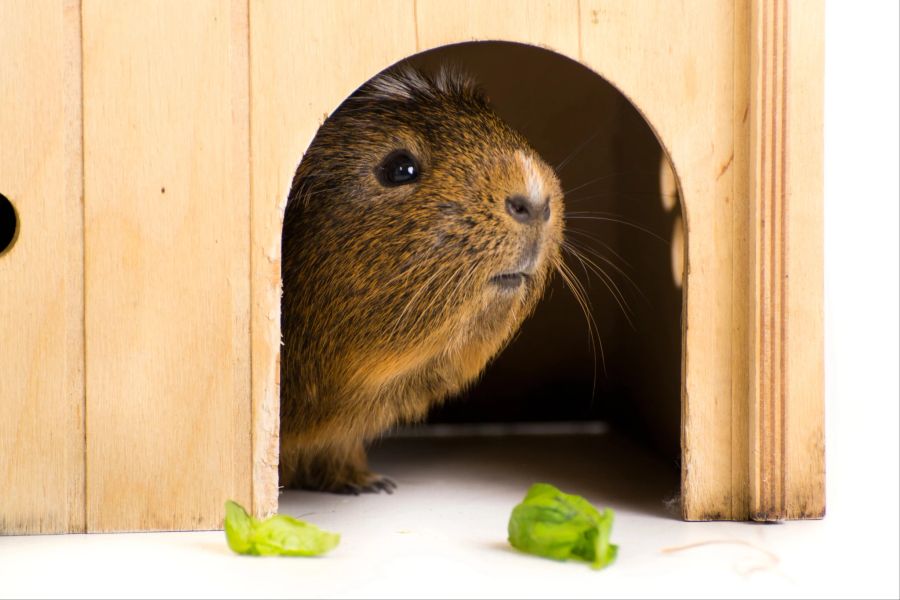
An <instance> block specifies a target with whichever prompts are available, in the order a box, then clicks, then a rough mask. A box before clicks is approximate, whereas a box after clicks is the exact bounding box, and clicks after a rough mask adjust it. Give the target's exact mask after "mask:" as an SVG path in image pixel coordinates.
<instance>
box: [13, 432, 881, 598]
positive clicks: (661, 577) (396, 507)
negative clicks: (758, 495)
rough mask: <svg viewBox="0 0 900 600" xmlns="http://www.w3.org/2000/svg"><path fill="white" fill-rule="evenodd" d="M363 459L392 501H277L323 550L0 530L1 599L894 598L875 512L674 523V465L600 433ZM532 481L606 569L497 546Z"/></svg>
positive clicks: (413, 448)
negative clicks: (565, 498)
mask: <svg viewBox="0 0 900 600" xmlns="http://www.w3.org/2000/svg"><path fill="white" fill-rule="evenodd" d="M372 462H373V464H374V466H375V467H377V469H378V470H380V471H381V472H383V473H387V474H390V475H391V476H392V477H394V478H395V479H396V481H397V482H398V484H399V486H400V487H399V489H398V491H397V492H396V493H395V494H394V495H391V496H388V495H363V496H359V497H344V496H334V495H328V494H317V493H308V492H287V493H285V494H284V495H283V496H282V500H281V509H280V510H281V512H283V513H288V514H292V515H295V516H300V517H302V518H304V519H307V520H309V521H311V522H314V523H316V524H318V525H320V526H321V527H323V528H325V529H329V530H333V531H337V532H340V533H341V535H342V540H341V544H340V545H339V546H338V548H337V549H335V550H334V551H333V552H332V553H331V554H330V555H328V556H327V557H324V558H314V559H297V558H294V559H287V558H269V559H263V558H252V557H240V556H236V555H234V554H232V553H231V551H230V550H229V549H228V548H227V546H226V544H225V539H224V534H223V533H221V532H201V533H173V534H131V535H88V536H83V535H71V536H37V537H20V538H0V597H4V598H5V597H20V596H81V597H122V596H123V595H125V596H142V597H159V596H176V597H190V596H203V597H247V596H265V597H288V596H295V597H316V596H335V597H354V596H356V597H361V596H365V597H429V596H431V597H453V596H469V597H473V596H474V597H485V596H494V597H549V596H553V597H594V596H604V597H622V596H631V597H638V596H661V595H665V596H676V597H678V596H682V597H727V596H732V597H762V596H769V597H787V596H817V597H826V596H854V597H876V596H885V597H890V596H894V597H896V594H897V569H898V567H897V562H896V561H897V548H896V540H897V537H896V535H897V532H896V531H884V532H883V534H881V535H879V532H878V531H877V524H876V523H878V522H879V521H878V520H877V519H876V518H875V516H874V515H873V516H867V515H865V514H859V515H853V518H852V519H850V518H846V517H847V516H848V515H829V517H828V518H827V519H826V520H824V521H817V522H792V523H786V524H780V525H760V524H751V523H721V522H720V523H685V522H682V521H680V520H678V519H677V518H676V517H675V515H674V513H673V510H674V506H672V503H671V502H669V503H668V504H667V503H666V502H665V501H666V500H667V499H671V498H672V496H673V494H674V492H676V491H677V471H676V470H675V468H674V465H666V464H662V463H660V462H658V461H657V460H655V459H654V458H653V457H651V456H649V455H648V454H647V453H646V452H645V451H643V450H642V449H641V448H638V447H636V446H634V445H633V444H631V443H629V442H628V441H627V440H624V439H622V438H620V437H618V436H616V435H614V434H612V433H595V434H591V435H585V434H581V435H568V436H559V435H533V434H529V435H513V436H503V437H500V436H476V437H471V436H467V437H414V438H402V439H394V440H390V441H387V442H385V443H383V444H382V445H381V447H379V448H378V449H376V451H375V452H374V453H373V461H372ZM535 481H547V482H552V483H554V484H556V485H558V486H559V487H561V488H562V489H564V490H567V491H570V492H574V493H579V494H582V495H584V496H586V497H587V498H588V499H590V500H591V501H592V502H594V503H595V504H596V505H598V506H610V507H612V508H613V509H614V510H615V511H616V523H615V528H614V535H613V540H614V541H615V542H616V543H618V544H619V545H620V554H619V559H618V561H617V562H616V563H615V564H614V565H613V566H612V567H610V568H608V569H606V570H604V571H593V570H591V569H590V568H588V567H587V566H585V565H583V564H578V563H560V562H555V561H550V560H545V559H540V558H535V557H531V556H527V555H524V554H520V553H518V552H516V551H514V550H512V549H511V548H510V547H509V546H508V545H507V543H506V524H507V519H508V518H509V513H510V510H511V509H512V507H513V506H514V505H515V504H516V503H517V502H518V501H519V500H520V498H521V496H522V495H523V494H524V492H525V490H526V489H527V487H528V485H529V484H531V483H533V482H535ZM881 522H882V523H883V521H881ZM895 522H896V521H895ZM873 531H874V533H875V535H869V534H870V533H871V532H873ZM863 532H865V535H863Z"/></svg>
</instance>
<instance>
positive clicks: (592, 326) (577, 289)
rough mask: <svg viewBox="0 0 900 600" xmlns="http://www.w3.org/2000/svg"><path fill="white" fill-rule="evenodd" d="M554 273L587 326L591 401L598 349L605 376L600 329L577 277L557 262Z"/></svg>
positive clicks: (595, 388)
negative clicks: (591, 382)
mask: <svg viewBox="0 0 900 600" xmlns="http://www.w3.org/2000/svg"><path fill="white" fill-rule="evenodd" d="M556 271H557V272H558V273H559V275H560V277H561V278H562V280H563V282H564V283H565V284H566V287H567V288H568V290H569V291H570V292H571V293H572V296H573V297H574V298H575V301H576V302H577V303H578V306H579V307H580V308H581V313H582V314H583V315H584V318H585V321H586V323H587V326H588V340H589V342H590V345H591V354H592V356H593V359H594V360H593V365H594V375H593V388H592V390H591V399H592V401H593V398H594V396H595V394H596V392H597V350H598V348H599V350H600V364H601V366H602V368H603V374H604V375H606V356H605V353H604V351H603V341H602V340H601V339H600V329H599V327H598V326H597V322H596V321H595V320H594V315H593V311H592V307H591V303H590V300H589V298H588V296H587V292H586V291H585V289H584V286H582V285H581V282H580V281H579V280H578V277H577V276H576V275H575V273H573V272H572V270H571V269H570V268H569V267H568V266H566V264H565V263H564V262H563V261H559V262H558V263H557V264H556ZM595 340H596V341H595Z"/></svg>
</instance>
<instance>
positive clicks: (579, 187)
mask: <svg viewBox="0 0 900 600" xmlns="http://www.w3.org/2000/svg"><path fill="white" fill-rule="evenodd" d="M616 175H617V173H615V172H612V173H606V174H605V175H601V176H600V177H595V178H594V179H589V180H587V181H585V182H583V183H581V184H580V185H576V186H575V187H573V188H569V189H567V190H563V196H568V195H569V194H571V193H573V192H577V191H578V190H582V189H584V188H586V187H588V186H589V185H594V184H596V183H600V182H601V181H604V180H606V179H609V178H611V177H615V176H616Z"/></svg>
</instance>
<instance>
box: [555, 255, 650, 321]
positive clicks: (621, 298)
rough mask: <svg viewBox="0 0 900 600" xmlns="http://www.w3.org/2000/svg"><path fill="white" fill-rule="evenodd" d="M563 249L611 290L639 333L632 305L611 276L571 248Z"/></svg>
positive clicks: (626, 316)
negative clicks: (633, 318)
mask: <svg viewBox="0 0 900 600" xmlns="http://www.w3.org/2000/svg"><path fill="white" fill-rule="evenodd" d="M563 249H564V250H565V251H566V252H568V253H570V254H571V255H572V256H574V257H575V259H576V260H578V261H579V262H580V263H581V264H582V266H583V267H584V268H585V271H587V270H588V268H590V270H591V271H592V272H593V273H594V274H595V275H596V276H597V278H598V279H600V281H601V282H602V283H603V285H604V286H606V289H607V290H609V293H610V294H611V295H612V297H613V298H614V299H615V301H616V304H618V305H619V309H620V310H621V311H622V314H623V315H624V316H625V320H626V321H628V325H630V326H631V329H632V330H634V331H637V328H636V327H635V325H634V321H632V319H631V317H632V315H633V314H634V311H633V310H632V308H631V305H629V304H628V300H627V299H626V298H625V295H624V294H623V293H622V290H621V289H620V288H619V286H618V285H617V284H616V282H615V281H613V279H612V278H611V277H610V276H609V274H608V273H606V271H604V270H603V269H601V268H600V267H599V265H597V263H595V262H594V261H592V260H591V259H590V258H588V257H587V256H584V255H583V254H581V253H580V252H578V251H577V250H575V249H574V248H572V247H571V246H566V245H564V246H563Z"/></svg>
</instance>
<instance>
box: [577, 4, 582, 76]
mask: <svg viewBox="0 0 900 600" xmlns="http://www.w3.org/2000/svg"><path fill="white" fill-rule="evenodd" d="M576 6H577V10H578V14H577V15H576V18H577V20H578V62H582V63H583V62H584V51H583V50H582V43H583V42H582V37H583V36H582V32H581V0H577V2H576Z"/></svg>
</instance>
